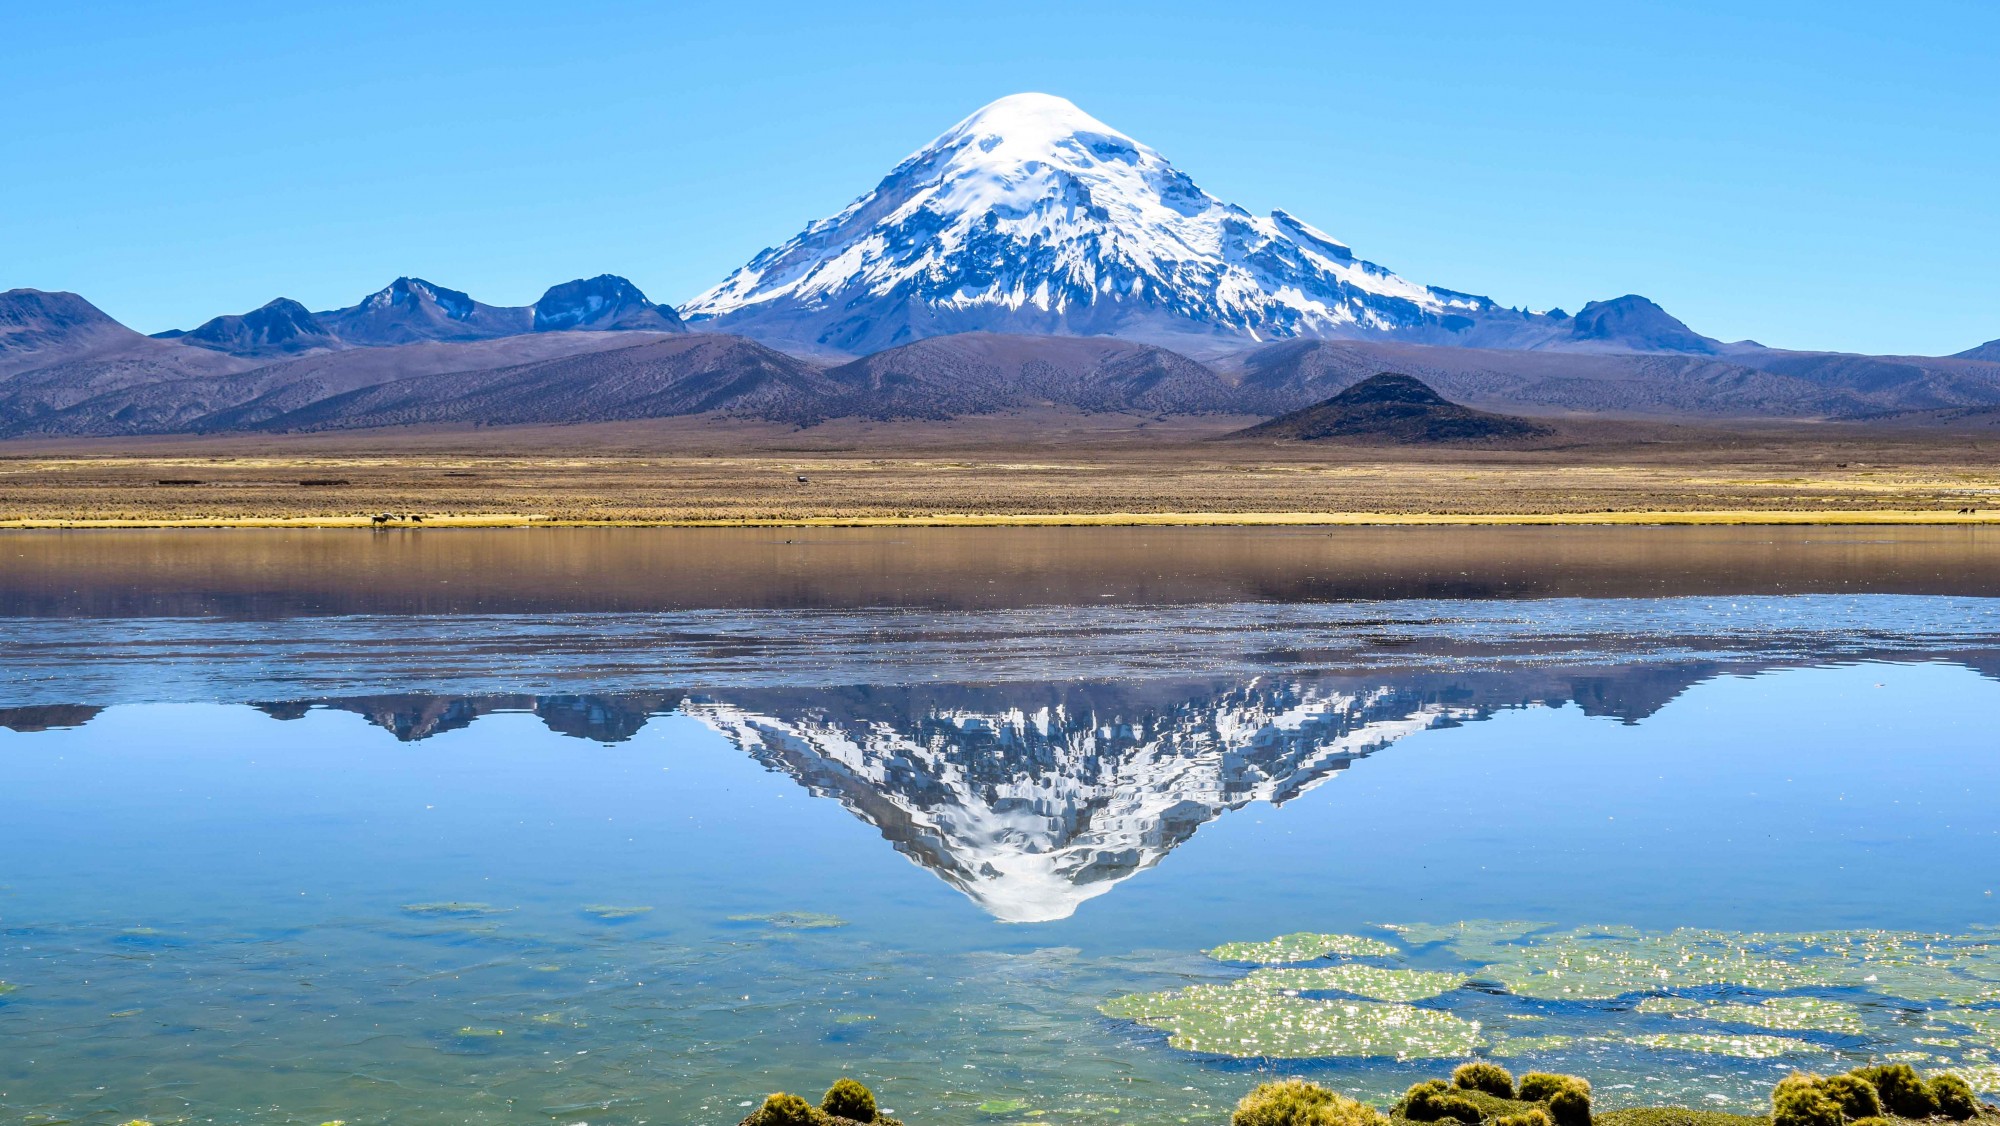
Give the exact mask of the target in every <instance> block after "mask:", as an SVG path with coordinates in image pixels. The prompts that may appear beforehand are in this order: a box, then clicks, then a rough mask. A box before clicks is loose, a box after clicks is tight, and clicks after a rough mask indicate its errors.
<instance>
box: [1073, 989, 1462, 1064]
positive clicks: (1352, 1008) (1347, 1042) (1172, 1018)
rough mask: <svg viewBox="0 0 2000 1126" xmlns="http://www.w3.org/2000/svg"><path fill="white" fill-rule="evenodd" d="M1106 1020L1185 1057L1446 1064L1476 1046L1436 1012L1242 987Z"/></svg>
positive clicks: (1131, 1005)
mask: <svg viewBox="0 0 2000 1126" xmlns="http://www.w3.org/2000/svg"><path fill="white" fill-rule="evenodd" d="M1099 1011H1100V1012H1102V1013H1104V1015H1106V1016H1109V1017H1116V1018H1120V1019H1124V1020H1133V1021H1137V1022H1139V1023H1140V1024H1144V1025H1146V1026H1148V1027H1150V1028H1157V1029H1159V1030H1161V1031H1163V1032H1166V1033H1168V1034H1169V1035H1168V1038H1167V1042H1168V1043H1169V1044H1171V1045H1172V1046H1174V1047H1176V1048H1180V1049H1183V1050H1185V1051H1190V1052H1211V1053H1214V1054H1216V1055H1225V1056H1238V1057H1245V1058H1248V1057H1258V1056H1261V1057H1269V1058H1273V1059H1310V1058H1314V1057H1319V1056H1345V1057H1372V1056H1390V1057H1394V1058H1396V1059H1447V1058H1453V1057H1457V1056H1463V1055H1465V1054H1467V1053H1468V1052H1470V1051H1472V1050H1473V1049H1474V1048H1477V1047H1479V1046H1480V1045H1481V1044H1482V1043H1484V1041H1483V1040H1481V1039H1480V1035H1479V1025H1478V1024H1477V1023H1476V1022H1473V1021H1467V1020H1461V1019H1460V1018H1458V1017H1455V1016H1453V1015H1451V1014H1450V1013H1445V1012H1439V1011H1437V1010H1435V1009H1419V1008H1415V1007H1413V1006H1410V1005H1400V1004H1375V1003H1369V1002H1361V1001H1314V1000H1307V999H1305V998H1301V997H1293V996H1289V995H1287V994H1283V993H1270V992H1266V991H1263V990H1259V989H1255V988H1246V987H1245V986H1243V985H1233V986H1229V985H1192V986H1189V987H1187V988H1185V989H1175V990H1169V991H1167V992H1164V993H1138V994H1133V995H1131V996H1129V997H1119V998H1116V999H1114V1000H1111V1001H1107V1002H1105V1004H1104V1005H1102V1006H1101V1007H1100V1009H1099Z"/></svg>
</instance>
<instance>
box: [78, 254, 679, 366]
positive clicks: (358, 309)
mask: <svg viewBox="0 0 2000 1126" xmlns="http://www.w3.org/2000/svg"><path fill="white" fill-rule="evenodd" d="M99 315H100V316H102V314H99ZM107 319H108V318H107ZM685 331H686V326H684V325H682V324H681V320H680V317H679V316H678V315H676V314H675V312H674V311H673V310H672V309H670V308H666V307H663V306H660V305H655V304H654V303H653V302H652V301H650V300H648V299H647V297H646V295H645V294H644V293H642V292H640V290H639V287H638V286H635V285H633V284H632V283H631V282H629V281H627V280H625V279H624V278H621V277H618V276H617V275H615V274H600V275H598V276H597V277H594V278H578V279H577V280H575V281H569V282H564V283H562V284H561V285H555V286H550V287H549V289H548V290H547V291H546V292H544V293H543V294H542V296H541V298H540V299H539V300H537V301H536V302H535V303H534V304H532V305H521V306H500V305H487V304H485V303H483V302H480V301H476V300H474V299H473V298H472V297H470V296H468V295H467V294H464V293H460V292H459V291H458V290H455V289H446V288H445V287H443V286H441V285H436V284H433V283H431V282H427V281H425V280H423V279H422V278H408V277H404V278H397V279H396V280H395V281H393V282H390V283H389V284H388V285H387V286H385V287H383V288H382V289H380V290H378V291H376V292H374V293H371V294H369V295H368V296H367V297H364V298H362V299H361V301H360V302H358V303H357V304H354V305H351V306H348V307H347V308H344V309H329V310H326V311H324V312H320V313H313V312H309V311H307V309H306V307H305V306H303V305H301V304H299V303H298V302H296V301H293V300H291V299H290V298H287V297H280V298H278V299H277V300H275V301H272V302H270V303H269V304H267V305H264V306H263V307H262V308H259V309H255V310H253V311H251V312H248V313H244V314H242V315H240V316H238V315H230V316H223V317H216V318H214V319H213V320H210V321H207V322H205V323H204V324H202V325H201V326H200V327H198V328H194V329H189V330H187V331H181V330H178V329H176V330H173V331H170V332H162V333H156V334H154V339H156V340H172V341H176V342H179V343H181V344H191V345H194V346H196V347H200V348H210V349H213V350H215V351H218V352H227V353H230V354H231V355H237V356H255V357H264V358H277V357H283V356H295V355H300V354H303V353H308V352H315V351H332V350H337V349H340V348H350V347H359V348H392V347H397V346H400V345H406V344H417V343H422V342H425V341H470V340H492V339H496V338H499V337H506V336H521V335H526V334H528V333H536V332H685Z"/></svg>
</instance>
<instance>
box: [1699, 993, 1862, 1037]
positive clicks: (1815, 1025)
mask: <svg viewBox="0 0 2000 1126" xmlns="http://www.w3.org/2000/svg"><path fill="white" fill-rule="evenodd" d="M1684 1015H1686V1016H1690V1017H1694V1018H1697V1019H1700V1020H1713V1021H1722V1022H1724V1023H1728V1024H1754V1025H1756V1026H1757V1027H1759V1028H1775V1029H1778V1030H1780V1031H1783V1032H1837V1033H1841V1034H1843V1035H1848V1036H1860V1035H1863V1034H1864V1033H1866V1032H1867V1031H1868V1026H1867V1024H1866V1023H1865V1022H1864V1021H1863V1020H1862V1019H1861V1010H1860V1009H1859V1008H1857V1007H1856V1006H1854V1005H1852V1004H1850V1003H1848V1002H1846V1001H1829V1000H1826V999H1825V998H1821V997H1773V998H1771V999H1770V1000H1768V1001H1761V1002H1758V1003H1757V1004H1754V1005H1746V1004H1730V1005H1710V1006H1707V1007H1705V1008H1702V1009H1700V1010H1698V1011H1696V1012H1692V1013H1687V1014H1684Z"/></svg>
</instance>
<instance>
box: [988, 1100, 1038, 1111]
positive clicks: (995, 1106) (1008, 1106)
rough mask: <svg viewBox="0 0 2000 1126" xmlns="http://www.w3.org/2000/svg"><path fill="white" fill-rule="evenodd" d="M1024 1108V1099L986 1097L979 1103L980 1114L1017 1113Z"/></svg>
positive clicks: (1025, 1103)
mask: <svg viewBox="0 0 2000 1126" xmlns="http://www.w3.org/2000/svg"><path fill="white" fill-rule="evenodd" d="M1026 1109H1028V1101H1027V1100H1026V1099H988V1100H986V1101H985V1102H983V1103H980V1104H979V1113H981V1114H1019V1113H1021V1112H1022V1111H1024V1110H1026Z"/></svg>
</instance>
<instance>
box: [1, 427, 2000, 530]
mask: <svg viewBox="0 0 2000 1126" xmlns="http://www.w3.org/2000/svg"><path fill="white" fill-rule="evenodd" d="M1252 421H1255V420H1253V419H1246V418H1229V417H1207V418H1181V419H1166V420H1162V419H1145V418H1138V417H1134V416H1131V415H1118V414H1106V415H1090V414H1076V413H1053V412H1052V413H1049V414H1047V415H1039V416H1038V415H1021V414H1011V415H1006V416H989V417H983V418H971V419H965V420H961V421H957V422H950V423H938V422H931V423H911V422H902V423H869V422H836V423H829V424H825V425H821V426H816V427H809V428H803V429H801V428H796V427H791V426H781V425H775V424H771V423H764V422H752V421H742V420H730V419H717V418H712V417H707V418H703V417H697V418H680V419H663V420H657V421H649V422H634V423H615V424H612V423H607V424H595V425H575V426H552V427H515V428H483V429H459V430H439V429H428V430H422V431H415V430H375V431H346V432H339V433H324V434H312V435H268V436H267V435H260V436H230V437H210V438H193V437H164V438H127V439H72V440H62V441H56V440H49V441H14V442H9V443H6V444H4V445H0V527H5V526H11V527H88V526H109V527H118V526H126V527H144V526H176V525H188V526H321V527H338V526H346V525H354V526H368V525H369V524H370V523H371V522H372V521H374V520H375V518H376V517H378V516H379V515H381V514H384V513H389V514H395V515H396V516H397V517H398V518H399V519H398V521H397V522H398V523H406V522H408V518H409V517H413V516H421V517H422V518H423V520H424V522H425V524H426V525H445V526H453V525H461V526H462V525H471V526H494V525H515V524H552V525H563V524H673V525H708V524H722V525H757V524H787V525H789V524H800V525H812V524H844V525H871V524H883V525H898V524H912V525H917V524H945V525H949V524H975V525H976V524H1083V525H1087V524H1132V525H1145V524H1342V523H1379V524H1398V523H1530V524H1540V523H1688V524H1702V523H1711V524H1713V523H1720V524H1726V523H1988V522H1994V523H2000V428H1996V427H1994V426H1991V425H1985V426H1978V427H1960V428H1935V427H1907V428H1897V427H1888V426H1883V425H1880V424H1875V425H1862V424H1845V423H1843V424H1783V425H1778V424H1764V425H1748V424H1746V425H1741V426H1722V425H1715V424H1702V425H1694V424H1689V425H1673V424H1664V423H1638V422H1606V421H1589V422H1569V423H1562V424H1560V425H1559V428H1558V433H1557V435H1556V436H1555V437H1553V438H1550V439H1548V440H1545V441H1542V442H1540V443H1538V444H1537V445H1535V446H1534V447H1532V448H1513V449H1501V448H1481V447H1444V446H1379V445H1354V444H1338V443H1302V442H1272V441H1261V442H1251V441H1243V440H1223V439H1222V437H1221V436H1222V435H1225V434H1228V433H1229V432H1231V431H1232V430H1235V429H1237V428H1239V427H1241V426H1244V425H1246V424H1247V423H1249V422H1252Z"/></svg>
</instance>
